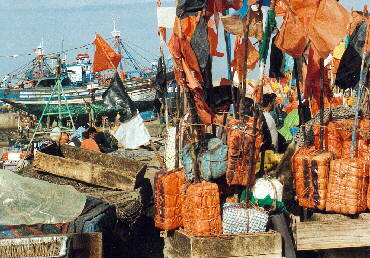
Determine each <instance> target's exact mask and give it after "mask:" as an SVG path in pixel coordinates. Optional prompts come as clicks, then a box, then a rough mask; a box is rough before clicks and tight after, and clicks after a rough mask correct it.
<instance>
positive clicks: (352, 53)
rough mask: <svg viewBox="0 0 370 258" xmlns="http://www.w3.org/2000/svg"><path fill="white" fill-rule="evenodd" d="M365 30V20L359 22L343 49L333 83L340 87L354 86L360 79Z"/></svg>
mask: <svg viewBox="0 0 370 258" xmlns="http://www.w3.org/2000/svg"><path fill="white" fill-rule="evenodd" d="M366 31H367V24H366V22H364V21H362V22H360V23H359V24H358V25H357V27H356V29H355V31H354V32H353V33H352V35H351V37H350V40H349V43H348V47H347V49H346V50H345V51H344V54H343V56H342V59H341V60H340V63H339V68H338V72H337V75H336V78H335V84H336V85H337V86H338V87H339V88H341V89H344V90H346V89H348V88H354V87H355V86H356V85H357V84H358V82H359V81H360V72H361V63H362V55H363V49H364V45H365V40H366ZM367 65H368V64H367Z"/></svg>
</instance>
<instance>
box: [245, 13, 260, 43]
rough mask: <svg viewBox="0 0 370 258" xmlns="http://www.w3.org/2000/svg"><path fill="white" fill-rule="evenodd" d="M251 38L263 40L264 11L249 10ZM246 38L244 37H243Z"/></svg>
mask: <svg viewBox="0 0 370 258" xmlns="http://www.w3.org/2000/svg"><path fill="white" fill-rule="evenodd" d="M249 12H250V18H249V21H250V23H249V37H252V38H256V39H258V40H262V39H263V14H262V11H253V10H251V9H250V10H249ZM243 36H244V35H243Z"/></svg>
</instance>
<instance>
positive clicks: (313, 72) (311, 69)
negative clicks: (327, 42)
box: [304, 44, 330, 100]
mask: <svg viewBox="0 0 370 258" xmlns="http://www.w3.org/2000/svg"><path fill="white" fill-rule="evenodd" d="M320 58H321V57H320V55H319V53H318V51H317V49H316V48H315V46H313V45H312V44H311V46H310V49H309V52H308V66H307V75H306V81H305V88H304V98H305V99H309V98H310V97H311V96H313V97H314V98H315V99H317V100H319V98H320ZM328 74H329V70H328V69H327V68H324V96H328V93H329V91H330V87H329V85H330V80H329V75H328Z"/></svg>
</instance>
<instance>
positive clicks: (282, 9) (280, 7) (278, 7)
mask: <svg viewBox="0 0 370 258" xmlns="http://www.w3.org/2000/svg"><path fill="white" fill-rule="evenodd" d="M287 12H288V10H287V6H286V4H285V3H284V1H282V0H278V1H276V4H275V16H276V17H278V16H285V15H286V13H287Z"/></svg>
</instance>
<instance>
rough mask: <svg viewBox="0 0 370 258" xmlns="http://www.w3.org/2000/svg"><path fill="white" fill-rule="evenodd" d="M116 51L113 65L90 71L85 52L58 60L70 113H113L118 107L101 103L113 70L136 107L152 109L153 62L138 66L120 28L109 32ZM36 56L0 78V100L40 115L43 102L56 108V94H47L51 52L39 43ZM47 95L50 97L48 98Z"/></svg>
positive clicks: (51, 72) (51, 70)
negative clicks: (117, 59) (128, 67)
mask: <svg viewBox="0 0 370 258" xmlns="http://www.w3.org/2000/svg"><path fill="white" fill-rule="evenodd" d="M112 35H113V38H114V44H115V48H116V51H117V52H118V54H121V53H122V60H121V61H120V62H119V67H117V69H108V70H105V71H103V72H98V73H94V72H93V62H92V61H91V60H90V57H89V55H88V54H87V53H80V54H77V55H76V59H75V61H74V62H72V63H67V62H66V61H65V60H62V75H61V84H62V86H63V93H64V96H65V97H66V99H67V100H68V105H69V108H70V111H71V114H72V116H73V117H79V116H83V115H86V114H90V113H91V111H93V113H94V114H95V115H96V116H103V115H113V114H117V112H118V111H119V110H112V109H111V108H110V109H108V108H107V107H106V106H105V105H104V104H103V94H104V92H105V91H106V90H107V89H108V87H109V83H110V81H111V80H112V78H113V76H114V73H115V72H117V71H118V72H119V73H120V74H121V79H122V82H123V85H124V86H125V90H126V91H127V93H128V95H129V96H130V98H131V100H132V101H133V102H134V103H135V104H136V106H137V108H138V109H139V111H147V110H151V109H153V106H154V105H153V104H154V102H155V100H156V97H157V91H156V87H155V85H154V83H153V81H154V77H155V73H156V64H155V63H151V67H149V68H142V66H141V65H140V64H139V63H138V62H137V61H136V60H135V59H134V57H133V55H131V54H130V52H129V51H128V50H127V48H126V47H125V45H124V44H123V42H122V40H121V37H120V32H119V31H117V30H116V28H115V26H114V30H113V32H112ZM35 54H36V57H35V58H34V59H33V60H32V61H31V62H30V63H29V65H28V66H26V67H25V68H24V69H23V70H17V71H16V73H11V74H9V75H7V76H6V77H4V78H3V80H2V81H1V82H0V86H1V87H0V100H1V101H3V102H5V103H8V104H10V105H12V106H14V107H16V108H18V109H21V110H24V111H26V112H28V113H30V114H33V115H36V116H40V115H41V114H42V112H43V109H44V107H45V105H46V103H48V102H49V101H50V102H49V103H50V105H51V108H52V109H53V108H54V109H55V110H57V109H58V103H59V101H58V95H53V97H51V95H52V94H51V93H52V89H53V86H54V85H55V83H56V73H55V72H56V71H55V65H53V64H55V59H56V57H55V55H54V56H53V55H46V54H45V53H44V47H43V44H40V46H39V47H38V48H37V49H36V50H35ZM123 60H124V61H125V62H127V63H130V64H132V67H134V69H133V70H130V71H123V65H122V63H123ZM50 98H51V99H50Z"/></svg>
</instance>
